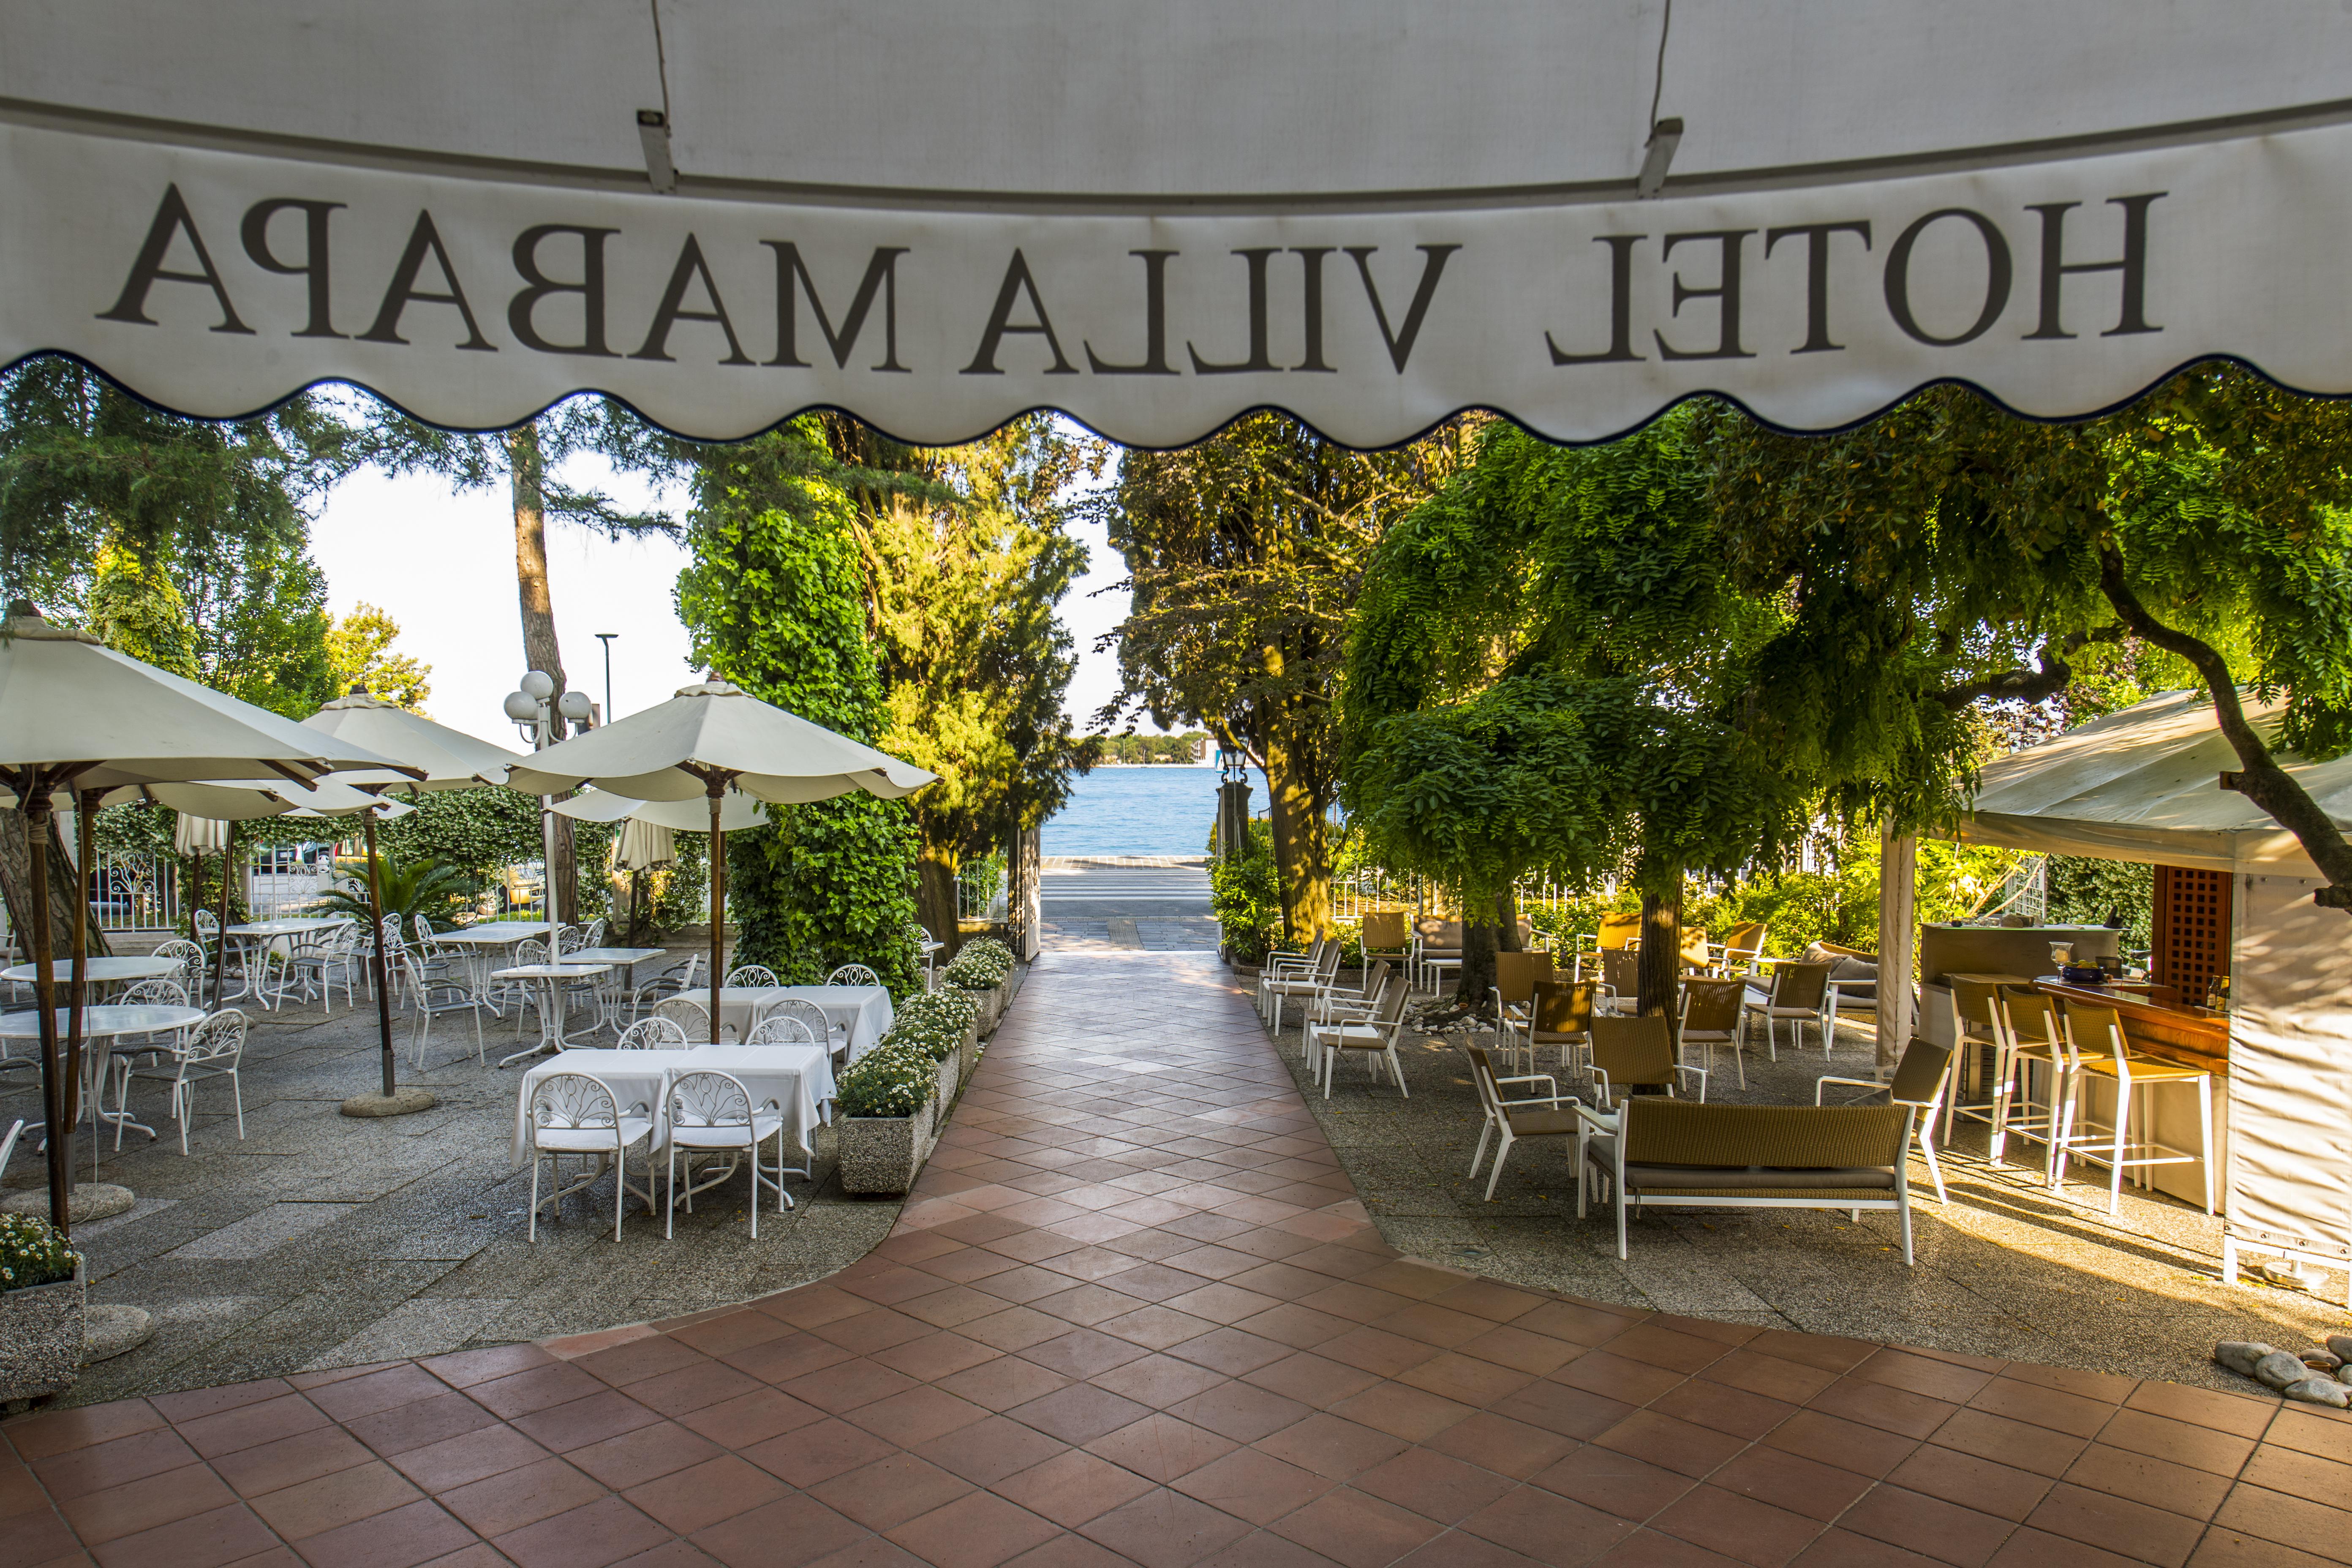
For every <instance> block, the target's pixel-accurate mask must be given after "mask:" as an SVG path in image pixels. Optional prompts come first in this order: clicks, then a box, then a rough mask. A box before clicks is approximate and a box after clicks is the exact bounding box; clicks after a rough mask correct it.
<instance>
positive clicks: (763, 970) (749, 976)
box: [727, 963, 782, 990]
mask: <svg viewBox="0 0 2352 1568" xmlns="http://www.w3.org/2000/svg"><path fill="white" fill-rule="evenodd" d="M727 984H729V985H730V986H734V985H745V986H751V987H755V988H757V989H760V990H766V989H768V988H769V987H771V986H774V985H780V984H782V981H780V980H778V979H777V978H776V972H775V971H774V970H772V969H770V968H769V967H768V966H767V965H766V964H764V963H745V964H740V965H738V966H737V967H736V968H733V969H730V970H729V971H728V972H727Z"/></svg>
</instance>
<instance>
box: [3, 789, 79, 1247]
mask: <svg viewBox="0 0 2352 1568" xmlns="http://www.w3.org/2000/svg"><path fill="white" fill-rule="evenodd" d="M25 780H26V787H25V788H23V789H21V790H19V791H18V792H17V794H18V795H19V797H20V798H21V799H22V800H23V801H24V803H25V838H26V849H27V851H28V853H29V855H30V857H31V861H32V872H33V876H32V881H33V888H34V889H35V894H36V896H35V898H34V899H33V900H32V905H33V910H32V913H33V931H32V936H33V1005H34V1006H36V1007H37V1008H39V1009H40V1013H41V1017H40V1039H41V1114H42V1116H43V1118H44V1119H45V1120H46V1121H47V1132H48V1145H49V1223H50V1224H51V1225H53V1226H57V1228H58V1235H59V1236H68V1235H70V1234H71V1232H72V1219H71V1209H72V1205H73V1123H72V1122H70V1121H67V1120H66V1083H65V1063H64V1062H62V1061H60V1060H59V1059H58V986H57V980H56V978H55V977H54V976H53V975H52V974H51V973H49V964H50V963H51V962H52V961H53V960H54V958H55V957H56V952H57V949H56V944H55V942H54V941H53V940H52V933H51V931H50V930H49V815H50V814H49V789H50V781H49V780H47V779H45V778H43V777H42V776H41V772H40V770H39V769H38V768H27V769H26V770H25Z"/></svg>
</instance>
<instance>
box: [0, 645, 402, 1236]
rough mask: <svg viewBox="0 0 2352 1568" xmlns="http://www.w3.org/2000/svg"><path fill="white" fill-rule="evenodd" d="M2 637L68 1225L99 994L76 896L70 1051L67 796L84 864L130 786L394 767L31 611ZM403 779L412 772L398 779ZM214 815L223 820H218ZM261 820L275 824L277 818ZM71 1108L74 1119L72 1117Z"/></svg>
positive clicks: (9, 760)
mask: <svg viewBox="0 0 2352 1568" xmlns="http://www.w3.org/2000/svg"><path fill="white" fill-rule="evenodd" d="M338 767H352V768H394V769H395V770H398V764H396V763H394V762H393V761H392V760H391V759H390V758H387V757H383V756H380V755H378V754H377V753H375V752H371V751H369V750H367V749H366V748H365V747H362V746H356V745H352V744H351V743H349V742H342V741H338V740H336V739H334V738H332V737H330V736H324V735H321V734H320V733H319V732H317V731H311V730H305V729H303V728H302V727H301V726H300V725H299V724H295V723H293V722H291V721H289V720H285V719H281V718H279V717H278V715H277V714H275V713H272V712H270V711H268V710H266V709H262V708H257V707H255V706H254V705H253V704H251V703H249V702H240V701H238V700H236V698H234V697H230V696H227V695H226V694H224V693H222V692H218V691H214V690H210V689H206V688H205V687H202V686H199V685H197V684H196V683H195V682H194V681H192V680H187V679H182V678H181V677H179V676H176V675H173V674H171V673H169V672H168V671H165V670H161V669H157V668H155V667H153V666H152V665H149V664H143V663H142V662H140V661H139V660H138V659H135V658H129V657H128V656H126V655H123V654H121V653H117V652H115V651H114V650H113V649H111V648H109V647H104V646H102V645H101V644H100V642H99V641H98V639H97V638H96V637H91V636H89V634H88V633H86V632H78V631H69V630H67V629H65V628H63V627H59V626H50V625H49V624H48V623H47V622H46V621H44V620H43V619H42V618H41V617H40V616H39V615H38V614H37V613H36V612H35V611H34V609H33V607H32V606H31V605H29V604H24V603H19V604H17V605H13V606H11V615H10V616H9V619H8V621H7V623H6V626H5V636H0V780H5V783H6V784H7V786H8V792H9V795H10V796H11V801H10V804H14V803H15V802H16V801H21V802H22V803H23V805H24V811H25V816H26V828H27V833H26V838H27V840H28V842H29V844H30V847H31V860H32V864H31V867H30V871H31V880H32V884H33V887H34V889H35V890H36V892H37V895H38V896H37V897H36V898H34V899H33V900H32V905H33V908H32V916H33V919H32V921H31V924H32V928H33V929H32V931H31V937H32V946H33V955H32V956H33V959H34V962H35V963H36V964H37V965H39V966H40V967H39V968H38V969H37V971H36V973H35V978H34V994H35V1004H34V1005H35V1006H36V1008H37V1010H38V1012H39V1015H40V1018H39V1029H40V1040H41V1077H42V1089H43V1098H44V1112H43V1113H44V1115H45V1116H46V1117H47V1128H48V1140H47V1142H48V1150H49V1214H50V1221H51V1223H52V1224H54V1225H56V1226H58V1227H59V1228H60V1229H61V1230H62V1229H65V1228H66V1227H67V1226H68V1224H69V1215H68V1203H69V1196H70V1194H69V1190H68V1173H69V1171H70V1169H71V1165H70V1160H71V1157H72V1152H71V1144H72V1138H73V1119H74V1115H78V1114H79V1106H77V1105H75V1104H74V1103H73V1101H74V1100H75V1098H76V1096H75V1094H74V1089H75V1086H76V1085H78V1083H79V1066H80V1063H79V1058H80V1048H81V1016H82V1008H83V1007H84V1005H86V1003H87V998H88V994H89V990H88V976H87V971H86V961H87V959H88V956H89V900H88V899H86V898H79V899H76V900H74V930H73V960H74V963H73V975H72V979H71V981H70V982H69V985H70V1002H69V1016H68V1025H67V1035H66V1039H65V1042H64V1047H63V1051H62V1054H61V1053H60V1049H59V1042H58V1037H57V1028H56V1018H57V998H56V990H55V986H54V984H52V982H51V981H50V979H49V978H48V969H47V965H48V964H49V963H50V961H51V958H52V956H53V953H54V951H55V943H54V942H53V940H52V932H51V931H50V929H49V906H48V898H47V888H48V834H49V817H50V815H51V813H52V811H53V810H54V809H55V802H56V797H57V796H58V795H61V794H65V793H68V792H70V793H71V795H72V796H73V798H74V802H75V805H76V808H77V815H78V818H79V822H78V829H77V835H76V836H77V837H78V839H79V850H80V854H79V864H80V865H84V866H87V865H88V864H89V858H90V848H91V844H90V821H89V819H90V816H92V814H93V813H94V812H95V811H96V810H97V808H98V806H99V805H100V803H101V802H102V801H103V800H104V799H105V798H106V796H107V795H108V794H109V793H110V791H113V790H116V789H119V788H121V787H122V786H124V785H132V784H148V785H153V784H177V783H187V782H194V781H201V780H207V779H236V778H250V777H252V776H253V775H255V774H264V773H266V774H270V775H273V776H275V777H276V778H278V779H283V780H285V781H287V782H289V783H294V784H310V782H312V781H314V780H316V779H318V778H319V777H320V776H321V775H323V774H325V773H330V772H331V771H333V770H334V769H336V768H338ZM399 771H405V770H399ZM209 815H215V816H217V815H220V814H219V813H212V814H209ZM263 815H276V812H275V811H272V812H268V813H264V814H263ZM69 1113H71V1114H69Z"/></svg>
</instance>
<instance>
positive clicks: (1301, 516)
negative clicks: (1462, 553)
mask: <svg viewBox="0 0 2352 1568" xmlns="http://www.w3.org/2000/svg"><path fill="white" fill-rule="evenodd" d="M1463 455H1464V446H1463V435H1462V430H1461V428H1460V426H1458V425H1457V426H1449V427H1448V428H1447V429H1446V430H1445V431H1444V432H1442V433H1441V434H1439V435H1437V436H1434V437H1430V438H1428V439H1426V440H1423V441H1420V442H1416V443H1414V444H1412V446H1409V447H1400V448H1398V449H1396V450H1394V451H1389V452H1374V453H1356V452H1349V451H1348V450H1346V449H1345V448H1343V447H1336V446H1333V445H1332V444H1331V443H1329V442H1328V441H1325V440H1323V439H1322V438H1321V437H1318V436H1316V435H1315V434H1314V433H1313V432H1312V431H1309V430H1307V428H1305V427H1304V426H1300V425H1298V424H1297V423H1296V422H1295V421H1293V420H1291V419H1289V418H1287V417H1286V416H1281V415H1276V414H1260V415H1253V416H1249V417H1247V418H1244V419H1242V420H1240V421H1238V422H1236V423H1235V424H1234V425H1232V426H1228V427H1227V428H1226V429H1224V430H1223V431H1222V432H1220V433H1219V434H1217V435H1216V436H1213V437H1211V438H1210V439H1208V440H1206V441H1203V442H1202V443H1201V444H1200V445H1198V446H1196V447H1187V448H1185V449H1184V450H1182V451H1180V452H1129V453H1126V454H1125V455H1124V456H1123V457H1122V458H1121V460H1120V463H1119V473H1118V483H1117V484H1116V485H1114V486H1112V487H1111V488H1110V489H1108V490H1107V491H1106V492H1104V493H1103V494H1102V495H1101V496H1100V497H1098V498H1097V500H1095V501H1094V502H1093V503H1092V510H1095V511H1096V512H1097V514H1098V515H1100V516H1101V517H1102V518H1103V520H1104V521H1105V522H1106V524H1107V526H1108V531H1109V535H1110V542H1111V544H1112V546H1113V548H1115V549H1117V550H1118V552H1119V553H1120V554H1121V555H1122V556H1123V557H1124V558H1125V559H1126V562H1127V567H1128V579H1127V582H1126V584H1124V586H1125V587H1126V588H1127V589H1128V590H1129V593H1130V594H1131V595H1132V603H1131V607H1130V609H1129V613H1128V616H1127V618H1126V620H1125V621H1123V622H1121V623H1120V625H1119V626H1118V630H1117V631H1115V632H1113V633H1112V634H1111V635H1110V636H1109V637H1106V638H1105V639H1104V641H1105V643H1106V644H1107V645H1110V646H1115V647H1117V648H1118V662H1119V673H1120V677H1121V682H1122V684H1121V688H1120V693H1119V697H1118V700H1115V701H1114V702H1113V703H1112V704H1111V705H1110V706H1109V707H1108V708H1107V709H1105V710H1104V711H1103V713H1102V714H1101V716H1100V721H1101V722H1104V723H1106V724H1108V723H1111V722H1115V721H1117V720H1118V717H1119V715H1120V714H1121V712H1123V711H1125V710H1128V709H1129V708H1134V709H1140V710H1143V711H1146V712H1149V713H1150V716H1151V719H1152V721H1153V722H1155V723H1157V724H1159V725H1160V727H1161V728H1163V729H1165V728H1167V727H1168V726H1169V725H1170V724H1171V723H1172V722H1175V721H1184V722H1188V723H1193V724H1198V725H1201V726H1202V728H1204V729H1205V730H1207V731H1208V732H1209V733H1210V734H1212V735H1213V736H1215V737H1216V740H1217V743H1218V744H1219V745H1220V746H1223V747H1224V748H1226V749H1227V750H1230V751H1239V752H1244V753H1246V754H1247V756H1248V757H1249V759H1250V760H1251V761H1252V762H1254V763H1256V764H1257V765H1258V767H1259V768H1260V769H1261V770H1262V771H1263V772H1264V773H1265V779H1266V787H1267V793H1268V796H1269V799H1268V811H1267V818H1268V821H1269V822H1270V823H1271V824H1272V826H1273V831H1274V855H1275V862H1276V867H1277V868H1278V871H1279V875H1280V883H1281V889H1282V900H1283V925H1284V931H1285V933H1286V935H1287V936H1288V937H1289V938H1290V939H1291V940H1293V941H1300V940H1304V939H1305V938H1307V937H1311V936H1315V935H1318V934H1320V933H1322V932H1323V931H1327V930H1328V928H1329V926H1330V921H1331V856H1332V844H1331V836H1330V832H1329V822H1328V816H1329V812H1330V808H1331V805H1332V804H1333V802H1334V800H1335V799H1336V798H1337V795H1338V792H1339V755H1338V748H1337V734H1336V731H1335V727H1334V723H1333V704H1334V700H1335V699H1336V697H1337V695H1338V689H1339V679H1340V674H1341V668H1342V665H1343V663H1344V660H1345V657H1346V647H1347V632H1348V624H1349V615H1350V612H1351V611H1352V609H1353V607H1354V605H1355V603H1356V595H1357V592H1358V586H1359V583H1360V578H1361V576H1362V573H1363V570H1364V564H1365V562H1366V561H1367V560H1368V558H1369V557H1370V553H1371V550H1372V547H1373V545H1374V544H1375V543H1376V542H1378V541H1379V539H1380V537H1381V533H1382V531H1384V530H1385V529H1386V528H1387V527H1388V525H1389V523H1390V522H1391V520H1393V519H1394V518H1396V517H1399V516H1401V515H1402V514H1403V513H1404V512H1405V511H1406V510H1409V509H1410V508H1411V507H1412V506H1413V505H1414V504H1415V503H1417V502H1419V501H1420V500H1423V498H1424V497H1426V496H1428V495H1429V494H1430V493H1431V492H1432V491H1433V489H1435V488H1436V487H1437V486H1438V485H1439V484H1441V483H1443V482H1444V479H1445V477H1446V476H1447V475H1448V474H1449V473H1451V472H1452V471H1453V469H1454V468H1455V467H1456V466H1457V465H1458V463H1459V461H1460V459H1461V458H1462V457H1463Z"/></svg>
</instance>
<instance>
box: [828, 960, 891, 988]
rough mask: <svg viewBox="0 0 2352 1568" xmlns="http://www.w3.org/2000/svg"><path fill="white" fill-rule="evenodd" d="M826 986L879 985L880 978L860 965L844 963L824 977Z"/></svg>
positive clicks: (880, 982)
mask: <svg viewBox="0 0 2352 1568" xmlns="http://www.w3.org/2000/svg"><path fill="white" fill-rule="evenodd" d="M824 983H825V984H827V985H879V984H882V977H881V976H880V975H878V974H877V973H874V972H873V971H872V970H870V969H868V968H866V966H865V965H864V964H862V963H845V964H843V965H842V966H841V967H840V968H839V969H836V970H835V971H834V972H833V973H830V974H828V975H826V976H825V977H824Z"/></svg>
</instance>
